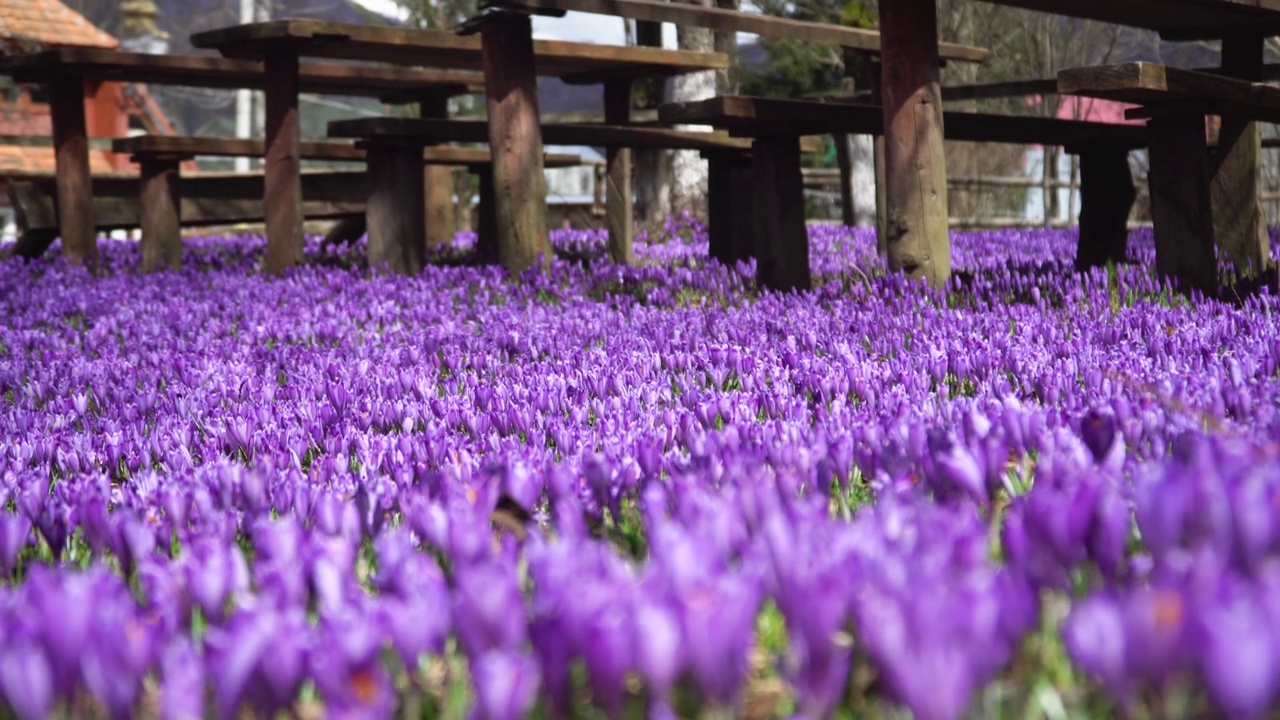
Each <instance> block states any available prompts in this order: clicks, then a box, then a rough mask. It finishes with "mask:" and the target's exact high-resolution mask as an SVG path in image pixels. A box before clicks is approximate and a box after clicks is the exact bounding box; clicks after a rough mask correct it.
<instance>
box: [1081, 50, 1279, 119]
mask: <svg viewBox="0 0 1280 720" xmlns="http://www.w3.org/2000/svg"><path fill="white" fill-rule="evenodd" d="M1058 91H1059V92H1060V93H1062V94H1064V95H1082V96H1085V97H1095V98H1101V99H1103V100H1115V101H1118V102H1128V103H1135V104H1138V105H1148V106H1152V109H1153V110H1155V109H1157V106H1159V105H1161V104H1169V103H1191V104H1196V103H1205V104H1213V105H1217V106H1219V107H1223V108H1225V109H1229V110H1230V111H1231V112H1234V113H1236V114H1239V115H1242V116H1244V117H1247V118H1250V119H1258V120H1267V121H1268V122H1280V88H1277V87H1272V86H1270V85H1264V84H1262V83H1259V82H1250V81H1248V80H1238V79H1235V78H1229V77H1224V76H1223V75H1215V74H1211V73H1206V72H1197V71H1195V70H1181V69H1179V68H1171V67H1165V66H1164V65H1157V64H1155V63H1147V62H1131V63H1120V64H1116V65H1100V66H1096V67H1086V68H1073V69H1070V70H1063V71H1061V72H1059V73H1058Z"/></svg>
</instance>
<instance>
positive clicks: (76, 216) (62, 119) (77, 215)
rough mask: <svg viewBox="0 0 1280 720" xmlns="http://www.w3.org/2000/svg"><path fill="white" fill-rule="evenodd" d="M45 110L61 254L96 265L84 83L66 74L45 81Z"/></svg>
mask: <svg viewBox="0 0 1280 720" xmlns="http://www.w3.org/2000/svg"><path fill="white" fill-rule="evenodd" d="M49 112H50V116H51V120H52V122H53V148H54V162H55V164H56V166H57V187H58V230H59V233H60V234H61V235H62V254H63V255H64V256H66V257H68V258H70V259H71V260H73V261H75V262H79V263H84V264H85V265H87V266H89V267H96V266H97V264H98V244H97V235H98V233H97V230H96V228H95V226H94V222H93V180H92V178H91V176H90V174H89V138H88V133H87V132H86V129H85V115H84V82H83V81H82V80H81V79H80V78H78V77H70V78H59V79H57V80H54V81H53V82H51V83H49Z"/></svg>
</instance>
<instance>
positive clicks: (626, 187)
mask: <svg viewBox="0 0 1280 720" xmlns="http://www.w3.org/2000/svg"><path fill="white" fill-rule="evenodd" d="M604 119H605V122H606V123H609V124H610V125H625V124H627V123H628V122H630V121H631V81H630V80H613V81H611V82H607V83H605V86H604ZM605 167H606V170H605V226H606V227H607V228H608V230H609V257H611V258H612V259H613V261H614V262H616V263H622V264H624V265H630V264H632V263H633V262H634V261H635V255H634V251H633V250H632V243H633V235H634V232H635V220H634V216H633V214H632V213H633V210H632V206H631V150H630V149H629V148H623V147H611V148H607V149H606V150H605Z"/></svg>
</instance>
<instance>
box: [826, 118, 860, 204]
mask: <svg viewBox="0 0 1280 720" xmlns="http://www.w3.org/2000/svg"><path fill="white" fill-rule="evenodd" d="M831 142H832V143H834V144H835V146H836V165H837V166H839V168H840V223H841V224H843V225H844V226H845V227H852V226H854V225H857V224H858V211H857V209H856V208H855V207H854V205H853V136H852V135H850V134H848V133H832V135H831Z"/></svg>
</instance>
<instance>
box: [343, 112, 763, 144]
mask: <svg viewBox="0 0 1280 720" xmlns="http://www.w3.org/2000/svg"><path fill="white" fill-rule="evenodd" d="M329 136H330V137H345V138H371V137H378V138H381V139H383V140H395V139H397V138H399V139H403V140H406V141H410V142H413V143H418V142H425V143H428V144H430V143H437V142H488V140H489V130H488V126H487V124H486V123H485V122H484V121H481V120H423V119H420V118H387V117H382V118H360V119H358V120H335V121H333V122H331V123H329ZM542 141H543V143H544V144H546V145H586V146H589V147H630V148H661V149H670V150H748V149H750V147H751V144H750V143H748V142H746V141H743V140H738V139H734V138H730V137H728V136H727V135H725V134H723V133H716V132H699V131H689V130H670V129H667V128H653V127H631V126H618V125H587V124H573V125H547V124H544V125H543V126H542Z"/></svg>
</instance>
